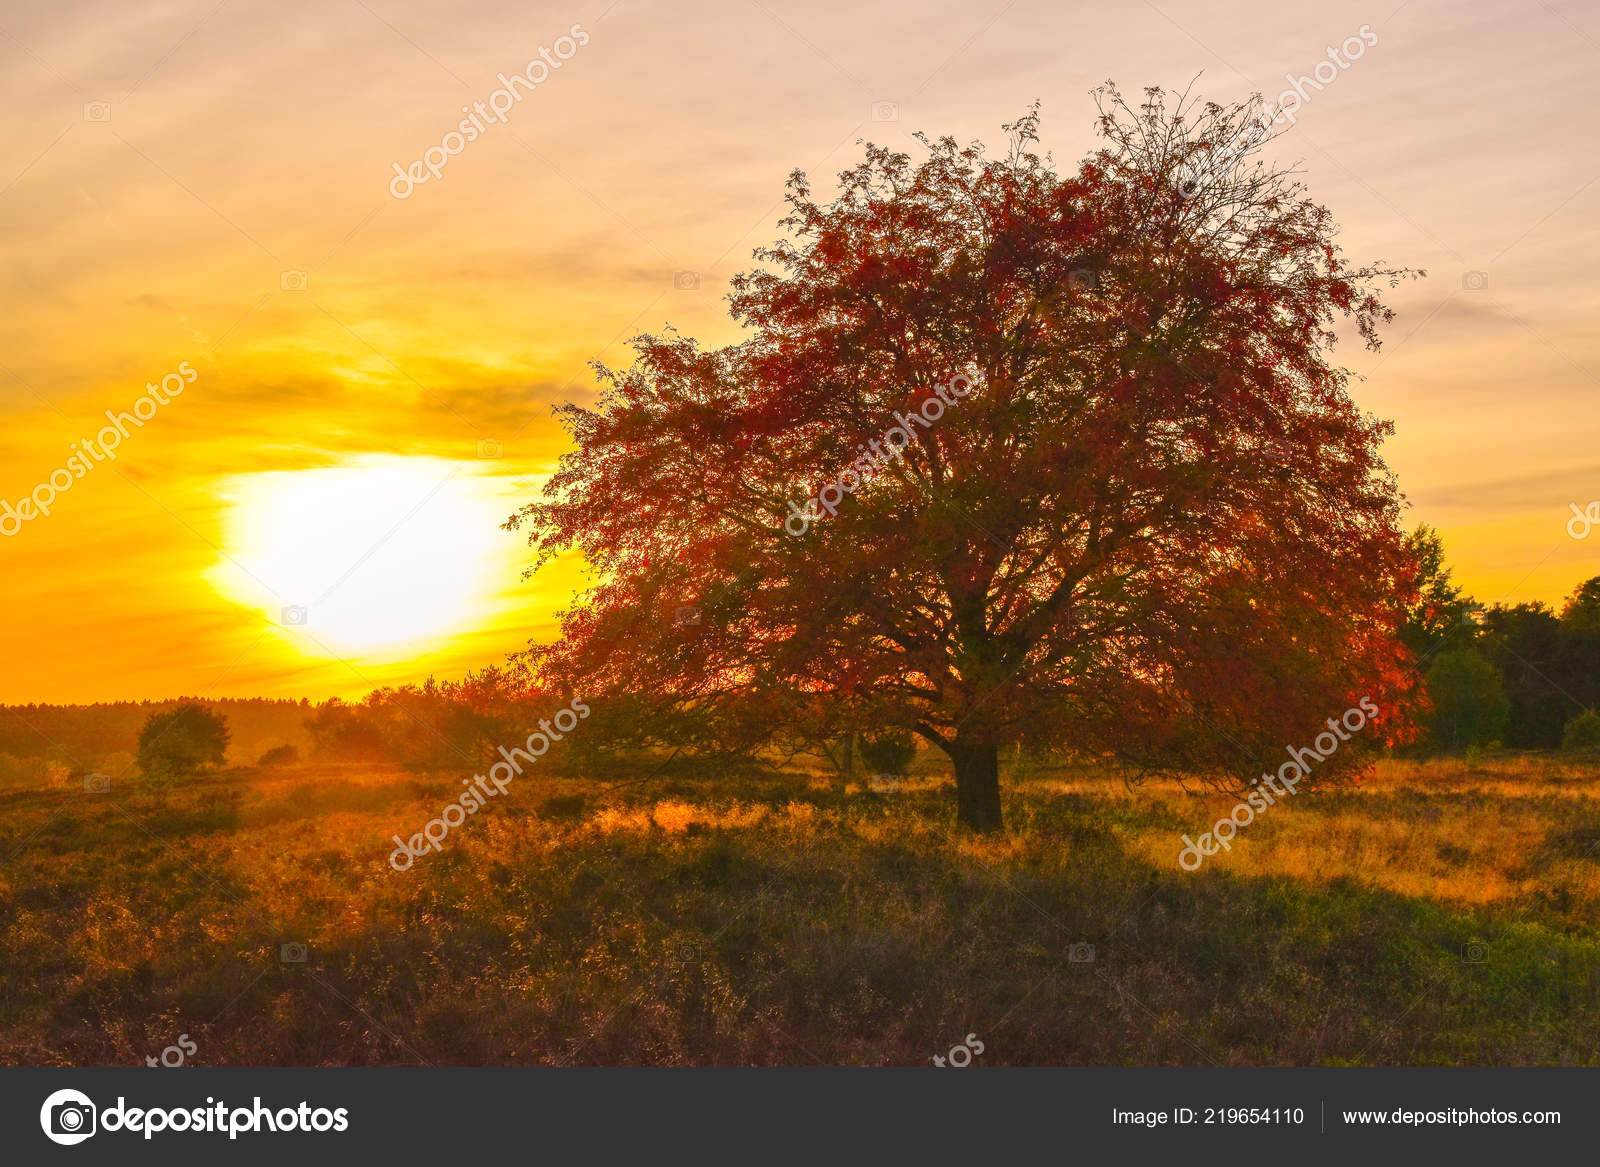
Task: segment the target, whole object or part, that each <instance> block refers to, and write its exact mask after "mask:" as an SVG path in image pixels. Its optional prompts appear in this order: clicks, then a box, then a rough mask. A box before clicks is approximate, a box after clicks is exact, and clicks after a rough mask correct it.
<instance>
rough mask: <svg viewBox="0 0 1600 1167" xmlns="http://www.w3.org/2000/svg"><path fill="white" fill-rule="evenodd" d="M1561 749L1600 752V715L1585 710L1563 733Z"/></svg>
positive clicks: (1570, 722) (1568, 724)
mask: <svg viewBox="0 0 1600 1167" xmlns="http://www.w3.org/2000/svg"><path fill="white" fill-rule="evenodd" d="M1561 748H1562V749H1564V750H1572V751H1575V752H1577V751H1582V752H1584V753H1590V752H1593V751H1595V750H1600V713H1596V712H1595V711H1594V710H1593V709H1585V710H1584V711H1583V712H1582V713H1580V714H1578V715H1577V716H1576V717H1574V718H1573V719H1572V720H1571V721H1569V722H1567V728H1566V729H1564V730H1563V731H1562V733H1561Z"/></svg>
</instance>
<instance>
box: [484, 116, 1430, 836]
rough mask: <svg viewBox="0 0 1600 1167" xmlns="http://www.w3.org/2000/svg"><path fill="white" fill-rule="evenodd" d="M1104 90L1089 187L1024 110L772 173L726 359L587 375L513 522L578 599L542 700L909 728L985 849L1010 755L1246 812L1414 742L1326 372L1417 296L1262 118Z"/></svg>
mask: <svg viewBox="0 0 1600 1167" xmlns="http://www.w3.org/2000/svg"><path fill="white" fill-rule="evenodd" d="M1100 97H1101V101H1100V109H1101V119H1100V127H1101V132H1102V134H1103V136H1104V139H1105V142H1104V145H1103V148H1101V149H1099V150H1098V151H1096V152H1095V153H1093V154H1092V155H1091V156H1090V157H1088V158H1087V159H1086V160H1085V161H1084V162H1083V163H1082V165H1081V166H1080V167H1079V168H1078V170H1077V171H1076V173H1069V174H1060V173H1058V172H1057V171H1056V169H1055V168H1054V166H1053V165H1052V164H1051V162H1050V161H1049V160H1048V159H1047V158H1041V157H1040V156H1039V155H1038V154H1037V153H1035V149H1034V147H1035V144H1036V142H1037V116H1036V114H1033V113H1030V114H1029V115H1028V116H1026V117H1024V118H1023V119H1022V120H1020V121H1019V122H1017V123H1015V124H1013V125H1011V126H1007V127H1006V130H1007V132H1008V134H1009V136H1010V143H1009V149H1008V151H1007V152H1006V153H1005V155H1004V157H989V156H988V155H987V154H986V153H985V151H984V150H983V148H982V147H981V146H978V145H973V146H966V147H963V146H961V145H958V144H957V143H956V142H955V141H954V140H952V139H949V138H944V139H940V140H937V141H930V140H928V139H919V141H921V143H922V146H923V147H924V149H925V151H926V157H924V158H923V159H922V160H920V161H917V162H913V160H912V159H911V158H910V157H908V156H907V155H906V154H903V153H897V152H893V151H890V150H887V149H883V148H880V147H876V146H868V147H867V148H866V156H865V159H864V161H862V162H861V164H860V165H859V166H857V167H855V168H854V169H852V170H849V171H847V172H845V173H844V174H842V175H841V176H840V182H839V190H838V193H837V195H836V196H835V197H834V198H833V199H832V200H831V201H828V202H819V201H818V200H817V199H815V198H814V197H813V195H812V191H811V187H810V185H809V184H808V182H807V180H806V178H805V177H804V175H802V174H800V173H798V172H797V173H796V174H795V175H794V176H793V177H792V178H791V180H790V183H789V193H788V201H789V205H790V208H791V210H790V214H789V215H788V217H787V218H786V219H785V220H784V221H783V226H784V227H785V228H786V231H787V238H786V239H785V240H784V241H782V242H779V243H778V244H776V245H775V246H773V247H771V248H769V249H765V250H762V251H759V252H757V259H758V261H761V262H762V263H763V264H764V265H765V266H764V267H762V268H761V269H760V270H757V271H754V272H750V273H747V274H745V275H742V276H740V277H739V278H738V279H736V280H735V282H734V291H733V295H732V297H731V302H732V307H733V312H734V314H735V316H736V317H737V318H738V319H739V320H740V321H741V322H742V323H743V324H744V325H745V327H746V328H747V330H748V332H749V336H748V338H747V339H746V340H744V341H743V342H741V343H739V344H735V345H730V346H728V347H725V348H720V349H712V350H707V349H705V348H702V347H701V346H699V345H697V344H696V343H695V342H694V341H692V340H689V339H686V338H683V337H680V336H678V335H677V334H674V333H670V332H669V333H668V334H666V335H663V336H649V335H647V336H642V337H639V338H637V339H636V340H635V348H636V353H637V359H636V361H635V362H634V364H633V365H632V366H631V367H630V368H628V369H626V370H621V371H614V370H610V369H605V368H601V369H600V375H601V377H602V380H603V382H604V384H605V391H604V393H603V394H602V397H601V399H600V401H599V403H598V406H597V407H596V408H592V409H590V408H580V407H578V406H576V405H568V406H565V407H563V408H562V409H561V410H560V411H559V412H560V414H561V416H562V417H563V419H564V421H565V423H566V424H567V425H568V427H569V428H570V430H571V432H572V435H573V438H574V439H575V442H576V448H575V449H574V450H573V451H572V452H571V453H570V454H568V455H567V456H566V457H565V458H564V459H563V461H562V464H561V466H560V469H559V470H558V472H557V473H556V474H555V475H554V476H553V477H552V479H551V480H550V482H549V483H548V485H547V487H546V491H545V495H544V498H543V499H542V500H541V501H538V502H535V503H532V504H530V505H529V506H527V507H525V508H524V509H522V510H521V511H519V512H518V513H517V514H516V515H515V516H513V517H512V519H511V520H510V523H509V524H508V525H509V526H512V527H517V526H524V527H526V528H527V529H528V531H529V534H530V542H531V543H532V544H533V545H534V547H535V548H536V549H537V551H538V552H539V555H540V561H541V562H542V560H543V558H544V557H548V556H550V555H553V554H557V553H560V552H563V551H567V550H571V549H578V550H581V552H582V553H583V554H584V555H585V556H586V557H587V559H588V560H589V562H590V563H591V564H592V565H593V567H594V569H595V571H596V579H595V585H594V587H593V588H592V589H591V590H590V591H589V592H588V593H587V594H586V595H585V596H583V597H582V598H581V599H580V600H579V602H578V603H577V604H576V605H575V606H574V607H573V608H572V609H571V610H570V611H569V612H568V613H567V614H566V616H565V617H564V626H563V634H562V637H561V638H560V640H559V641H557V642H556V643H553V644H549V645H536V646H534V647H533V648H532V649H531V650H530V654H529V659H530V662H531V663H532V664H533V666H534V667H535V669H536V670H537V671H539V672H542V673H543V674H545V675H546V676H548V677H550V678H551V679H552V680H553V681H557V682H559V683H564V684H567V685H573V686H580V687H581V688H582V690H583V692H584V693H585V695H587V696H590V697H593V698H596V699H597V700H600V701H604V699H606V698H607V697H610V698H612V699H613V700H614V701H616V702H619V703H621V705H620V706H619V707H622V706H626V707H627V708H629V709H630V710H632V711H634V712H633V713H631V714H630V716H636V717H637V718H638V721H637V724H638V725H641V726H642V725H652V726H658V727H672V728H668V729H666V730H664V731H663V732H665V733H667V734H669V735H670V734H672V733H679V734H682V735H685V736H688V735H692V734H694V733H701V734H705V733H710V734H712V735H716V736H720V737H721V738H722V739H723V740H724V741H726V742H732V741H739V742H741V743H745V744H749V743H754V742H758V741H760V740H764V739H769V738H771V737H773V736H775V735H781V734H783V733H785V732H786V731H789V730H792V729H793V727H794V726H795V724H796V722H797V721H804V722H805V723H806V725H807V726H809V727H812V728H816V729H822V728H825V727H828V726H834V725H838V726H855V725H872V726H902V727H906V728H908V729H911V730H914V731H915V732H916V733H918V734H920V735H921V736H922V737H923V738H924V739H926V740H927V741H928V742H930V743H932V745H934V746H937V747H938V748H939V749H940V750H942V751H944V752H945V753H946V754H947V755H948V756H949V758H950V760H951V762H952V764H953V767H954V771H955V778H956V790H957V803H958V814H959V819H960V821H961V822H962V823H963V824H965V825H967V826H969V827H974V828H979V829H986V828H994V827H997V826H999V825H1000V823H1001V810H1000V785H999V767H998V757H999V750H1000V748H1001V747H1002V746H1004V745H1007V744H1009V743H1014V742H1027V743H1032V744H1037V745H1044V746H1070V747H1072V748H1075V749H1078V750H1083V751H1089V752H1093V753H1098V754H1103V755H1112V756H1116V757H1119V758H1122V759H1124V760H1126V761H1129V762H1131V763H1133V764H1134V765H1136V766H1137V767H1139V768H1140V769H1141V770H1146V769H1156V768H1177V769H1181V770H1183V771H1185V772H1189V773H1196V774H1202V775H1208V776H1212V777H1218V776H1227V775H1235V776H1237V779H1239V780H1248V779H1250V778H1252V777H1253V776H1254V775H1255V773H1256V772H1257V771H1258V770H1259V769H1260V768H1261V766H1262V765H1264V764H1265V763H1267V762H1268V761H1269V760H1270V759H1273V757H1274V756H1275V755H1281V753H1282V751H1283V749H1284V747H1285V746H1286V745H1294V744H1299V743H1303V742H1304V741H1306V740H1309V738H1310V737H1311V736H1314V735H1315V734H1316V733H1318V732H1319V731H1320V730H1322V728H1323V727H1324V723H1325V722H1326V721H1327V719H1328V718H1329V717H1330V716H1337V715H1338V714H1339V713H1341V712H1342V711H1344V710H1345V709H1347V708H1349V707H1351V706H1354V705H1355V704H1356V703H1357V701H1358V700H1359V699H1360V698H1361V697H1362V696H1367V695H1370V696H1372V697H1374V698H1379V705H1380V708H1382V709H1383V711H1384V712H1383V717H1382V718H1381V719H1380V720H1382V721H1384V722H1385V723H1386V724H1387V726H1388V728H1389V729H1390V730H1391V731H1392V730H1393V728H1394V726H1396V725H1397V724H1399V723H1401V722H1402V721H1403V715H1400V714H1399V711H1398V710H1397V707H1396V698H1397V696H1398V695H1401V694H1404V693H1405V692H1406V691H1407V690H1408V689H1409V685H1408V684H1407V682H1406V680H1405V678H1406V676H1407V675H1408V673H1407V657H1406V653H1405V650H1404V648H1403V647H1402V646H1401V644H1400V643H1399V641H1398V639H1397V637H1396V628H1397V623H1398V619H1399V612H1400V609H1401V605H1402V604H1403V603H1404V601H1405V598H1406V590H1407V588H1408V587H1409V586H1410V585H1409V584H1408V582H1407V581H1408V566H1407V558H1406V555H1405V552H1404V548H1403V544H1402V537H1401V534H1400V531H1399V529H1398V525H1397V519H1398V510H1399V500H1398V494H1397V491H1396V488H1395V485H1394V482H1393V479H1392V477H1391V475H1390V474H1389V472H1388V471H1387V469H1386V468H1385V466H1384V464H1383V462H1382V461H1381V459H1380V456H1379V451H1378V447H1379V444H1380V442H1381V440H1382V439H1383V437H1384V436H1385V435H1386V434H1387V432H1388V430H1389V426H1388V424H1387V423H1385V422H1381V421H1377V420H1374V419H1373V418H1371V417H1369V416H1366V415H1364V414H1363V413H1362V412H1361V411H1360V410H1358V409H1357V408H1356V406H1355V405H1354V404H1352V402H1351V400H1350V398H1349V396H1348V395H1347V392H1346V384H1347V381H1348V377H1349V374H1348V373H1347V372H1346V371H1345V370H1344V369H1342V368H1339V367H1337V366H1336V365H1334V364H1332V363H1330V360H1329V350H1330V348H1331V347H1332V346H1333V345H1334V343H1335V339H1336V337H1335V329H1336V327H1337V326H1338V325H1339V324H1340V323H1341V322H1343V321H1347V320H1348V321H1350V322H1352V323H1353V325H1354V331H1356V332H1358V333H1359V335H1360V336H1361V337H1363V338H1364V339H1365V340H1366V342H1367V343H1368V344H1369V345H1370V346H1373V347H1376V345H1377V329H1378V326H1379V325H1380V324H1382V323H1383V322H1385V321H1387V320H1388V319H1389V318H1390V315H1391V314H1390V313H1389V311H1388V310H1387V309H1385V308H1384V307H1383V305H1382V304H1381V303H1380V301H1379V299H1378V291H1379V290H1381V288H1383V287H1392V286H1393V284H1394V282H1395V280H1396V279H1398V278H1399V277H1401V276H1402V275H1404V274H1406V273H1404V272H1400V271H1396V270H1391V269H1387V268H1384V267H1382V266H1381V265H1371V266H1365V267H1353V266H1351V265H1349V264H1348V263H1347V262H1346V261H1344V260H1343V259H1342V258H1341V255H1340V251H1339V249H1338V247H1337V246H1336V245H1335V242H1334V227H1333V223H1332V220H1331V218H1330V216H1329V214H1328V212H1327V211H1326V210H1325V209H1323V208H1322V207H1320V206H1318V205H1317V204H1315V203H1313V202H1312V201H1310V200H1309V199H1308V198H1307V197H1306V196H1305V193H1304V191H1303V189H1302V188H1301V187H1300V186H1299V185H1298V184H1297V183H1295V182H1293V181H1292V179H1291V178H1290V177H1289V175H1288V174H1287V173H1286V172H1284V171H1282V170H1279V169H1275V168H1272V167H1269V166H1267V165H1265V164H1262V163H1260V162H1255V161H1252V155H1251V154H1250V153H1249V152H1248V151H1249V148H1250V144H1251V142H1252V140H1254V139H1257V138H1259V137H1260V134H1259V132H1258V131H1255V130H1252V124H1253V119H1255V118H1256V117H1257V116H1258V114H1259V108H1258V107H1257V106H1246V105H1240V106H1234V107H1231V108H1223V107H1220V106H1217V105H1215V104H1206V105H1191V104H1187V103H1186V102H1184V101H1182V100H1180V101H1178V103H1177V104H1176V105H1175V106H1172V107H1169V106H1168V104H1167V102H1166V101H1165V100H1164V98H1163V95H1162V94H1161V93H1160V91H1158V90H1150V91H1147V96H1146V100H1145V102H1144V103H1143V104H1142V105H1141V106H1140V108H1139V109H1138V110H1137V111H1134V110H1131V109H1129V108H1128V107H1127V105H1126V104H1124V103H1123V101H1122V100H1121V98H1120V97H1119V96H1118V95H1117V93H1116V91H1115V89H1114V88H1107V89H1106V90H1103V91H1102V92H1101V95H1100ZM1241 143H1242V145H1241ZM913 413H914V414H915V415H916V416H914V417H913V416H912V414H913ZM896 427H899V429H898V430H897V429H896ZM903 434H909V439H908V438H907V437H905V436H902V435H903ZM813 500H815V501H813ZM1380 695H1381V697H1380ZM1353 753H1354V751H1346V755H1349V754H1353ZM1278 760H1281V759H1278ZM1272 764H1273V765H1276V761H1275V760H1274V761H1273V762H1272ZM1335 769H1336V766H1335V765H1334V764H1333V762H1330V765H1329V766H1328V767H1327V769H1326V770H1325V771H1324V772H1322V773H1319V774H1318V775H1314V776H1313V780H1314V779H1315V778H1318V777H1326V776H1327V774H1328V773H1332V772H1334V771H1335Z"/></svg>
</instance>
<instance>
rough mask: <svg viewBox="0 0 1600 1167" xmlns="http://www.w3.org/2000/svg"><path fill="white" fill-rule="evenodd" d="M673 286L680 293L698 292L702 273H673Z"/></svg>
mask: <svg viewBox="0 0 1600 1167" xmlns="http://www.w3.org/2000/svg"><path fill="white" fill-rule="evenodd" d="M672 286H673V288H675V289H676V290H677V291H680V292H693V291H696V290H698V289H699V287H700V273H699V272H697V271H679V272H673V273H672Z"/></svg>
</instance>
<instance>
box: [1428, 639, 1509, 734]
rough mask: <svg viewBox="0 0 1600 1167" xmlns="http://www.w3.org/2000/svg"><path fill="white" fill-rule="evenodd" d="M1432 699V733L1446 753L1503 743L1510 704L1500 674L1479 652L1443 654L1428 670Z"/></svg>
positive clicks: (1458, 651)
mask: <svg viewBox="0 0 1600 1167" xmlns="http://www.w3.org/2000/svg"><path fill="white" fill-rule="evenodd" d="M1427 689H1428V696H1429V697H1430V698H1431V699H1432V701H1433V712H1432V714H1431V715H1430V720H1429V729H1430V730H1431V737H1432V739H1433V741H1434V742H1435V743H1436V744H1437V745H1438V746H1440V747H1441V748H1443V749H1446V750H1461V749H1465V748H1466V747H1468V746H1481V745H1486V744H1487V743H1489V742H1492V741H1500V740H1501V738H1502V736H1503V735H1504V733H1505V728H1506V716H1507V714H1508V712H1509V711H1510V703H1509V702H1508V701H1507V700H1506V694H1505V689H1504V688H1503V687H1502V686H1501V684H1500V674H1499V672H1497V671H1496V669H1495V667H1494V666H1493V665H1492V664H1490V663H1489V662H1488V661H1487V660H1485V659H1484V658H1483V654H1482V653H1480V652H1478V651H1477V650H1476V649H1470V648H1467V649H1456V650H1454V651H1451V652H1444V653H1440V654H1439V656H1438V657H1437V658H1435V660H1434V662H1433V664H1432V665H1431V666H1430V667H1429V668H1428V679H1427Z"/></svg>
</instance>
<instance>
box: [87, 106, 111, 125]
mask: <svg viewBox="0 0 1600 1167" xmlns="http://www.w3.org/2000/svg"><path fill="white" fill-rule="evenodd" d="M83 120H84V121H86V122H108V121H110V120H111V103H110V102H109V101H86V102H84V104H83Z"/></svg>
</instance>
